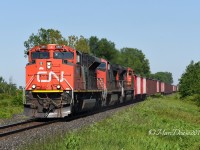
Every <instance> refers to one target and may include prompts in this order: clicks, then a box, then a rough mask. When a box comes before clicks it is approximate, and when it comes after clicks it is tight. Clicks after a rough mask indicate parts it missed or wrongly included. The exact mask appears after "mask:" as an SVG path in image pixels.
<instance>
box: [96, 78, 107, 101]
mask: <svg viewBox="0 0 200 150" xmlns="http://www.w3.org/2000/svg"><path fill="white" fill-rule="evenodd" d="M97 81H99V83H100V84H101V82H102V84H103V86H102V87H103V92H102V95H103V98H104V99H106V97H107V88H106V86H105V83H104V82H103V81H102V78H97Z"/></svg>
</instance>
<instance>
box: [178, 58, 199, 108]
mask: <svg viewBox="0 0 200 150" xmlns="http://www.w3.org/2000/svg"><path fill="white" fill-rule="evenodd" d="M179 92H180V95H181V98H187V97H192V99H193V100H195V101H197V102H198V103H199V105H200V61H199V62H196V63H195V62H194V61H191V62H190V64H189V65H188V66H187V67H186V69H185V72H184V73H183V74H182V76H181V78H180V79H179Z"/></svg>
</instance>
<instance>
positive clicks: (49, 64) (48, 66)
mask: <svg viewBox="0 0 200 150" xmlns="http://www.w3.org/2000/svg"><path fill="white" fill-rule="evenodd" d="M50 68H51V62H50V61H48V62H47V69H50Z"/></svg>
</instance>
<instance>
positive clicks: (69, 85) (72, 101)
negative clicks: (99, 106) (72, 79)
mask: <svg viewBox="0 0 200 150" xmlns="http://www.w3.org/2000/svg"><path fill="white" fill-rule="evenodd" d="M63 79H64V81H65V82H66V83H67V85H68V86H69V87H70V88H71V90H72V99H71V101H72V102H74V89H73V87H72V86H71V85H70V84H69V82H68V81H67V80H66V79H65V78H63Z"/></svg>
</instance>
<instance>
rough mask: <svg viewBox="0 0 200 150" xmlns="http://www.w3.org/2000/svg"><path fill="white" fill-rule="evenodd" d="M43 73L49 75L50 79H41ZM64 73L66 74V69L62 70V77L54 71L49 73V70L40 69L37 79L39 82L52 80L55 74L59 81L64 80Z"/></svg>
mask: <svg viewBox="0 0 200 150" xmlns="http://www.w3.org/2000/svg"><path fill="white" fill-rule="evenodd" d="M41 75H47V76H48V80H41V79H40V77H41ZM63 75H64V71H61V76H60V78H59V77H58V76H57V75H56V74H55V73H54V72H53V71H50V72H49V73H47V71H39V72H38V73H37V81H38V82H51V79H52V76H54V77H55V78H56V79H57V80H58V81H59V82H63V80H64V78H63Z"/></svg>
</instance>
